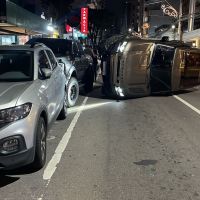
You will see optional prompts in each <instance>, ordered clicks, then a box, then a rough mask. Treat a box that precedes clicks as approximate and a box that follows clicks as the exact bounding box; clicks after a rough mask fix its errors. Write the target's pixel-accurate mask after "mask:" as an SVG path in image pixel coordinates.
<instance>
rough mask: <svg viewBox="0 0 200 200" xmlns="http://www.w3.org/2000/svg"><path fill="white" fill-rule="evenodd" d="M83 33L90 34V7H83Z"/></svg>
mask: <svg viewBox="0 0 200 200" xmlns="http://www.w3.org/2000/svg"><path fill="white" fill-rule="evenodd" d="M81 33H83V34H88V8H81Z"/></svg>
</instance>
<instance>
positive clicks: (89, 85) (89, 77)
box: [85, 67, 94, 93]
mask: <svg viewBox="0 0 200 200" xmlns="http://www.w3.org/2000/svg"><path fill="white" fill-rule="evenodd" d="M85 78H86V80H85V92H86V93H88V92H91V91H92V90H93V82H94V72H93V70H92V68H91V67H89V68H88V70H87V72H86V77H85Z"/></svg>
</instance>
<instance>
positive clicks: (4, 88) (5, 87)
mask: <svg viewBox="0 0 200 200" xmlns="http://www.w3.org/2000/svg"><path fill="white" fill-rule="evenodd" d="M31 84H32V82H23V83H16V82H15V83H14V82H13V83H11V82H9V83H5V82H4V83H0V109H4V108H9V107H13V106H15V105H16V103H17V100H18V98H19V97H20V96H21V95H22V94H23V92H24V91H25V90H26V89H27V88H28V87H29V86H30V85H31Z"/></svg>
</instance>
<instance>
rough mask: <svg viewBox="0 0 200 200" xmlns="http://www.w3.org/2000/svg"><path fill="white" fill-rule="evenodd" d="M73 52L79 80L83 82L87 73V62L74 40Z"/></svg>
mask: <svg viewBox="0 0 200 200" xmlns="http://www.w3.org/2000/svg"><path fill="white" fill-rule="evenodd" d="M73 54H74V66H75V67H76V71H77V79H78V82H81V81H82V80H83V78H84V75H85V73H84V72H85V68H86V66H85V63H84V58H83V56H82V54H81V52H80V51H79V49H78V46H77V43H76V42H73Z"/></svg>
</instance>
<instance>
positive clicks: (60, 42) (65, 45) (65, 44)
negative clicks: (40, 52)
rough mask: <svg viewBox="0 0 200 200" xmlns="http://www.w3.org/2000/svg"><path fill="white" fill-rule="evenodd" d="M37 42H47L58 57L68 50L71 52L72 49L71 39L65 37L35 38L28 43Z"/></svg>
mask: <svg viewBox="0 0 200 200" xmlns="http://www.w3.org/2000/svg"><path fill="white" fill-rule="evenodd" d="M35 42H38V43H43V44H45V45H46V46H47V47H49V48H50V49H51V50H52V51H53V53H54V54H55V56H56V57H59V56H65V55H66V52H70V53H71V49H72V47H71V46H72V44H71V41H69V40H65V39H48V38H33V39H31V40H29V41H28V42H27V44H33V43H35Z"/></svg>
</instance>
